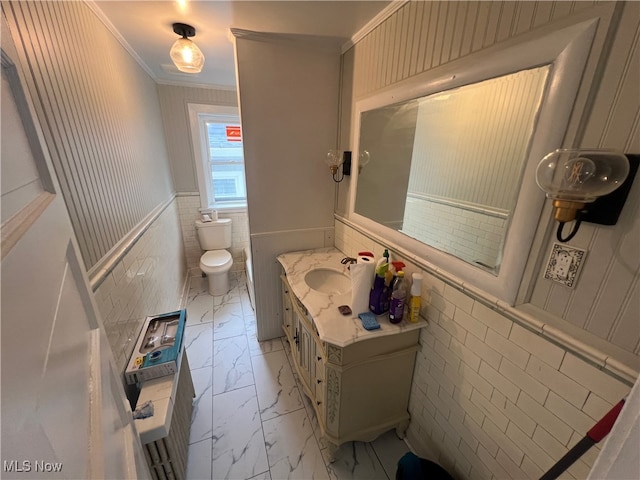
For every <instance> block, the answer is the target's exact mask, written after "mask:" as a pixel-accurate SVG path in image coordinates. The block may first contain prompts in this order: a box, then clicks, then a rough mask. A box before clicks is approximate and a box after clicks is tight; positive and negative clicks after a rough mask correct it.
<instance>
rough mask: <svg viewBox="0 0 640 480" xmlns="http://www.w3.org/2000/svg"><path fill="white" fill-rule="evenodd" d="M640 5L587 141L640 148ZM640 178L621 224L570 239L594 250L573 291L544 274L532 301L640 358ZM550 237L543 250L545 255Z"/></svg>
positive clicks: (615, 47) (625, 25)
mask: <svg viewBox="0 0 640 480" xmlns="http://www.w3.org/2000/svg"><path fill="white" fill-rule="evenodd" d="M638 85H640V4H638V3H636V2H628V3H626V4H625V7H624V11H623V14H622V16H621V19H620V26H619V28H618V32H617V34H616V35H615V37H614V39H613V43H612V45H611V55H610V56H609V58H608V59H607V62H606V64H605V66H604V69H603V73H602V87H601V88H599V89H598V90H597V92H596V94H595V96H594V101H593V108H592V113H591V115H590V116H589V117H588V119H586V121H585V127H584V134H583V138H582V141H581V145H582V146H584V147H599V148H617V149H620V150H622V151H624V152H629V153H640V131H639V124H640V95H638ZM639 212H640V180H639V179H638V178H636V180H635V182H634V185H633V188H632V189H631V192H630V194H629V198H628V199H627V202H626V204H625V207H624V209H623V211H622V215H621V216H620V218H619V220H618V224H617V225H616V226H615V227H607V226H597V225H592V224H588V223H583V224H582V225H581V227H580V231H579V232H578V235H577V236H576V237H575V238H574V239H573V240H572V242H570V243H571V244H572V245H575V246H576V247H579V248H584V249H586V250H588V253H587V259H586V262H585V265H584V271H583V272H582V274H581V277H580V278H579V279H578V282H577V284H576V286H575V288H574V289H567V288H566V287H563V286H561V285H559V284H557V283H554V282H551V281H549V280H546V279H544V278H543V277H542V275H540V276H539V277H538V278H537V281H536V283H535V286H534V290H533V294H532V297H531V303H533V304H534V305H536V306H538V307H540V308H543V309H545V310H547V311H549V312H551V313H553V314H554V315H556V316H559V317H561V318H563V319H565V320H567V321H569V322H571V323H572V324H574V325H577V326H579V327H581V328H584V329H585V330H587V331H588V332H591V333H593V334H595V335H597V336H599V337H601V338H604V339H606V340H609V341H610V342H612V343H613V344H615V345H618V346H620V347H622V348H624V349H625V350H627V351H630V352H633V353H635V354H636V355H640V323H639V322H638V319H639V318H640V302H638V282H639V279H640V248H639V247H638V240H639V239H640V215H639ZM553 241H554V240H553V239H550V240H549V242H548V243H547V245H546V249H545V251H544V252H543V254H542V255H543V257H544V258H545V260H546V256H547V255H548V252H549V251H550V249H551V248H552V244H553Z"/></svg>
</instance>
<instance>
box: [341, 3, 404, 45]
mask: <svg viewBox="0 0 640 480" xmlns="http://www.w3.org/2000/svg"><path fill="white" fill-rule="evenodd" d="M406 3H409V0H393V1H392V2H391V3H390V4H389V5H387V6H386V7H385V8H384V9H383V10H381V11H380V13H378V14H377V15H376V16H375V17H373V18H372V19H371V20H369V22H368V23H367V24H366V25H365V26H364V27H362V28H361V29H360V30H358V31H357V32H356V33H354V34H353V36H352V37H351V38H350V39H349V40H348V41H347V42H345V43H344V44H343V45H342V52H341V53H343V54H344V53H345V52H346V51H347V50H349V49H350V48H351V47H353V46H354V45H355V44H356V43H358V42H359V41H360V40H362V39H363V38H364V37H366V36H367V35H369V34H370V33H371V32H372V31H373V30H374V29H375V28H376V27H377V26H378V25H380V24H381V23H383V22H384V21H385V20H386V19H387V18H389V17H390V16H391V15H393V14H394V13H395V12H397V11H398V10H400V9H401V8H402V7H403V6H404V5H405V4H406Z"/></svg>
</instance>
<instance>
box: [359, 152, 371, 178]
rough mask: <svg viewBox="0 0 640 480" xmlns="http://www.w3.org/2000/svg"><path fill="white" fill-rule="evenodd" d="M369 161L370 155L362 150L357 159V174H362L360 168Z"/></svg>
mask: <svg viewBox="0 0 640 480" xmlns="http://www.w3.org/2000/svg"><path fill="white" fill-rule="evenodd" d="M370 161H371V154H370V153H369V151H368V150H362V151H361V152H360V156H359V158H358V173H360V172H362V167H364V166H366V165H367V164H368V163H369V162H370Z"/></svg>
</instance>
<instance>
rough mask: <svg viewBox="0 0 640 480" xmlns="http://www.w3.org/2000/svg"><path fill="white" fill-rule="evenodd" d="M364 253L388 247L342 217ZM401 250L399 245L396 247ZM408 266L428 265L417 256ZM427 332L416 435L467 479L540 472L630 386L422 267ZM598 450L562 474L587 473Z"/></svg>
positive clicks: (348, 237) (414, 415) (348, 246)
mask: <svg viewBox="0 0 640 480" xmlns="http://www.w3.org/2000/svg"><path fill="white" fill-rule="evenodd" d="M335 232H336V237H335V243H336V247H338V248H339V249H341V250H342V251H343V252H344V253H345V254H347V255H350V256H354V255H355V254H357V252H358V251H361V250H371V251H372V252H374V254H375V255H376V256H379V255H380V254H381V253H382V251H383V250H384V248H385V246H383V245H380V244H378V243H376V242H375V241H373V240H371V239H369V238H368V237H365V236H364V235H362V234H361V233H359V232H357V231H355V230H354V229H352V228H350V227H349V226H347V225H345V224H344V223H341V222H336V228H335ZM392 256H393V252H392ZM403 261H404V262H405V263H407V267H406V270H407V272H408V273H411V272H416V271H420V268H419V267H417V266H416V265H414V264H412V263H411V262H410V261H408V260H406V259H403ZM422 273H423V275H424V281H423V290H422V302H423V308H422V314H423V315H424V316H425V317H426V318H427V320H428V321H429V326H428V327H427V328H425V329H423V330H422V331H421V334H420V350H419V351H418V352H417V355H416V365H415V369H414V377H413V385H412V391H411V396H410V400H409V410H410V413H411V424H410V426H409V430H408V441H409V443H410V445H411V447H412V448H413V449H414V450H415V451H416V452H417V453H420V452H421V451H423V450H424V451H425V452H437V453H438V455H439V458H438V459H437V460H438V461H439V463H440V464H441V465H442V466H443V467H445V468H446V469H447V470H449V471H450V472H451V473H452V474H453V475H454V476H457V477H459V478H464V479H484V478H486V479H492V478H494V479H504V478H518V479H521V478H539V477H540V476H541V475H542V474H543V473H544V472H545V471H546V470H548V469H549V468H550V467H551V466H552V465H553V464H554V463H555V462H556V461H557V460H559V459H560V458H561V457H562V455H564V453H566V452H567V451H568V450H569V449H570V448H571V447H573V445H575V444H576V443H577V442H578V441H579V440H580V439H581V438H582V437H583V436H584V435H585V434H586V432H587V430H589V429H590V428H591V427H592V426H593V425H594V424H595V423H596V422H597V421H598V420H599V419H600V418H602V416H604V414H605V413H607V412H608V411H609V410H610V409H611V408H612V407H613V405H614V404H615V403H617V402H618V401H619V400H621V399H622V398H623V397H624V396H625V395H626V394H627V393H628V392H629V390H630V385H629V384H627V383H624V382H622V381H620V380H618V379H616V378H614V377H613V376H610V375H609V374H607V373H606V372H604V371H602V370H600V369H599V368H597V367H595V366H593V365H591V364H589V363H587V362H585V361H583V360H581V359H580V358H578V357H576V356H575V355H573V354H572V353H570V352H567V351H566V350H564V349H563V348H561V347H559V346H558V345H556V344H553V343H551V342H549V341H548V340H547V339H545V338H544V337H542V336H540V335H538V334H536V333H534V332H531V331H529V330H528V329H526V328H525V327H523V326H520V325H518V324H516V323H514V322H513V321H512V320H511V319H509V318H507V317H505V316H503V315H501V314H500V312H498V311H496V310H492V309H491V308H490V307H488V306H486V305H485V304H483V303H480V302H479V301H478V300H476V299H474V298H472V297H469V296H467V295H466V294H465V293H463V292H461V291H460V290H459V289H457V288H456V287H455V286H453V285H450V284H448V283H446V282H444V281H443V280H441V279H438V278H435V277H434V276H433V275H431V274H429V273H427V272H426V271H423V272H422ZM598 451H599V449H598V448H596V447H594V448H592V450H591V451H589V452H588V454H585V455H584V456H583V457H582V458H581V459H580V460H579V461H578V462H576V464H574V465H573V466H572V467H571V468H570V469H569V470H568V471H567V472H565V473H564V474H563V476H562V478H585V477H586V474H587V472H588V471H589V469H590V467H591V465H592V464H593V462H594V461H595V458H596V457H597V453H598Z"/></svg>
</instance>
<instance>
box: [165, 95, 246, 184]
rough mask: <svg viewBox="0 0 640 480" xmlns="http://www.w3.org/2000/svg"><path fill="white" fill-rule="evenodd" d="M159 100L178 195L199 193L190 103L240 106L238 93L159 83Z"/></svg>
mask: <svg viewBox="0 0 640 480" xmlns="http://www.w3.org/2000/svg"><path fill="white" fill-rule="evenodd" d="M157 88H158V98H159V100H160V109H161V111H162V123H163V125H164V135H165V139H166V143H167V153H168V155H169V161H170V163H171V171H172V173H173V182H174V188H175V190H176V192H196V191H198V177H197V174H196V169H195V163H194V156H193V143H192V142H191V131H190V129H189V110H188V107H187V104H188V103H200V104H205V105H223V106H231V107H236V106H238V96H237V93H236V91H235V90H217V89H211V88H194V87H181V86H175V85H162V84H159V85H158V86H157Z"/></svg>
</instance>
